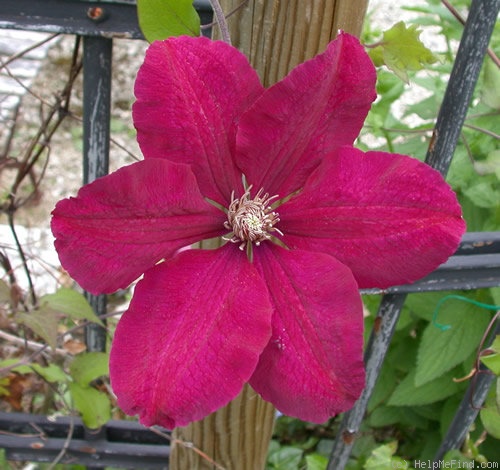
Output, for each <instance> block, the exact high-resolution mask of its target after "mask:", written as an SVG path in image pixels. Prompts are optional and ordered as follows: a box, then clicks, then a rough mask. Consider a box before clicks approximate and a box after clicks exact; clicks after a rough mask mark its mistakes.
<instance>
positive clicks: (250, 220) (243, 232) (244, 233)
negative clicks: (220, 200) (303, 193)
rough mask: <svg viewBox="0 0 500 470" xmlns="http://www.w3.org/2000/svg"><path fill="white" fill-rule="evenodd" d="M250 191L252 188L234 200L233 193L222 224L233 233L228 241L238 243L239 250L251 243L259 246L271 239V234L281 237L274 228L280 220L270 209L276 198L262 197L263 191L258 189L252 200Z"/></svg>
mask: <svg viewBox="0 0 500 470" xmlns="http://www.w3.org/2000/svg"><path fill="white" fill-rule="evenodd" d="M251 189H252V186H250V187H249V188H248V189H247V190H246V191H245V193H244V194H243V196H241V197H240V198H238V199H235V198H234V193H233V195H232V196H231V204H230V205H229V208H228V211H227V221H226V222H224V227H226V228H227V229H228V230H231V231H232V232H233V236H232V238H228V240H229V241H231V242H232V243H240V250H243V249H245V247H248V246H247V245H248V244H252V243H255V245H256V246H259V245H260V243H261V242H262V241H264V240H269V239H270V238H271V237H272V235H271V233H272V232H277V233H279V234H280V235H283V234H282V233H281V232H280V231H279V229H277V228H276V227H275V226H274V225H275V224H276V223H278V222H279V220H280V219H279V218H278V214H277V213H276V212H274V211H273V209H272V208H271V201H272V200H273V199H275V198H276V197H278V196H271V197H269V194H267V193H266V194H264V195H262V193H263V192H264V190H263V189H260V190H259V192H258V193H257V194H256V195H255V197H254V198H253V199H252V198H251V196H250V190H251ZM249 242H250V243H249Z"/></svg>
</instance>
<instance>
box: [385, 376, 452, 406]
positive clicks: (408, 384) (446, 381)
mask: <svg viewBox="0 0 500 470" xmlns="http://www.w3.org/2000/svg"><path fill="white" fill-rule="evenodd" d="M454 377H455V374H454V372H453V371H451V372H449V373H448V374H445V375H443V376H441V377H439V378H437V379H435V380H433V381H431V382H427V383H426V384H424V385H421V386H420V387H417V386H416V385H415V370H413V371H411V372H410V373H409V374H408V375H407V376H406V377H405V378H404V379H403V380H402V381H401V382H400V383H399V384H398V386H397V387H396V390H394V393H393V394H392V395H391V397H390V398H389V401H388V402H387V404H388V405H390V406H419V405H428V404H429V403H434V402H436V401H441V400H443V399H445V398H447V397H449V396H451V395H453V394H455V393H457V392H458V391H459V390H460V385H459V384H457V383H455V382H454V381H453V378H454Z"/></svg>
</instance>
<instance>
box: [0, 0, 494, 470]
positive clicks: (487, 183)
mask: <svg viewBox="0 0 500 470" xmlns="http://www.w3.org/2000/svg"><path fill="white" fill-rule="evenodd" d="M155 1H156V0H141V1H139V8H143V9H144V10H143V13H142V24H143V25H144V24H146V26H145V28H146V29H148V31H149V32H148V36H149V38H150V39H155V38H156V37H157V36H156V35H157V34H160V35H164V34H165V32H164V31H161V32H159V33H157V32H155V31H156V29H157V27H158V24H159V23H161V24H164V23H165V22H169V21H170V22H171V23H172V24H173V26H174V29H175V28H180V29H179V31H180V32H186V30H188V31H191V32H193V31H195V30H197V28H199V24H197V23H196V18H193V10H192V8H191V2H189V1H187V2H177V3H175V2H174V4H173V5H176V6H175V7H173V8H171V9H167V10H166V13H165V14H166V15H167V17H168V18H170V19H168V18H167V17H165V18H166V19H165V18H159V17H148V11H151V10H150V8H155ZM468 4H469V1H468V0H457V1H455V2H454V6H455V7H456V8H457V9H458V11H459V12H461V13H462V14H463V15H464V16H466V12H467V8H468ZM169 5H170V3H169ZM148 8H149V9H148ZM408 9H410V8H408ZM412 10H413V11H415V12H416V13H418V17H417V18H416V19H415V20H414V21H413V22H412V23H411V24H404V23H397V24H396V25H394V26H393V27H392V28H390V29H389V30H387V31H385V32H383V31H380V30H377V29H375V28H374V27H373V23H372V22H371V21H370V18H368V19H367V21H366V23H365V24H366V28H365V31H364V34H363V38H362V41H363V42H364V44H366V45H367V47H368V49H369V51H370V55H371V57H372V59H373V60H374V62H375V64H376V65H377V66H378V85H377V87H378V95H379V98H378V99H377V101H376V103H375V104H374V106H373V107H372V110H371V112H370V114H369V116H368V118H367V120H366V125H365V128H364V130H363V133H362V135H361V137H360V139H359V142H358V144H359V146H360V147H362V148H364V149H370V150H374V149H378V150H384V151H389V152H397V153H404V154H409V155H412V156H414V157H416V158H419V159H422V160H423V159H424V157H425V154H426V151H427V146H428V145H429V140H430V136H431V133H432V128H433V124H434V122H435V119H436V116H437V113H438V110H439V106H440V103H441V101H442V97H443V94H444V91H445V87H446V84H447V79H448V77H449V74H450V71H451V67H452V65H453V58H454V55H455V52H456V48H457V44H458V41H459V39H460V35H461V31H462V26H461V24H460V23H459V22H458V21H457V19H456V18H455V17H454V16H453V15H452V14H451V13H450V11H449V10H448V9H446V8H445V7H444V6H443V4H442V3H441V2H440V1H439V0H428V2H427V4H426V5H425V6H423V7H418V8H412ZM171 17H174V20H171ZM160 20H161V21H160ZM167 20H168V21H167ZM144 22H145V23H144ZM427 29H432V30H433V31H434V33H435V35H436V36H438V37H439V38H440V39H441V42H440V43H442V44H444V46H443V48H442V49H440V50H434V49H432V50H430V49H429V48H427V47H425V46H424V45H423V44H422V43H421V42H420V39H419V36H420V33H421V31H423V30H427ZM173 33H176V31H173ZM169 34H170V33H169ZM490 46H491V49H492V50H493V51H494V52H496V54H497V55H498V54H499V52H500V30H499V28H497V29H496V30H495V33H494V36H493V38H492V41H491V45H490ZM499 113H500V71H499V68H498V64H496V65H495V63H494V62H493V60H492V59H491V58H487V59H486V61H485V64H484V67H483V70H482V73H481V78H480V82H479V86H478V87H477V90H476V94H475V97H474V99H473V102H472V104H471V107H470V110H469V116H468V119H467V121H466V125H465V127H464V129H463V133H462V137H461V141H460V143H459V146H458V148H457V151H456V153H455V156H454V159H453V162H452V165H451V168H450V172H449V175H448V181H449V182H450V184H451V185H452V187H453V189H454V190H455V191H456V193H457V195H458V198H459V200H460V203H461V204H462V207H463V210H464V216H465V219H466V221H467V224H468V230H469V231H499V230H500V183H499V177H500V148H499V140H498V139H499V136H498V129H499V128H500V126H499V124H500V121H499ZM35 189H36V188H35ZM0 197H1V198H2V199H1V202H2V207H4V208H5V207H9V204H10V203H12V201H10V200H9V197H10V196H9V194H7V193H6V194H1V195H0ZM4 267H5V266H4ZM6 272H7V273H8V272H9V270H8V269H6ZM12 279H13V278H12V277H10V276H9V275H8V274H7V275H6V276H5V277H4V278H3V279H0V319H1V320H2V322H6V323H9V325H12V324H14V325H15V327H16V328H17V329H18V331H19V336H20V337H23V338H24V339H25V341H34V342H36V344H38V345H39V347H37V348H36V349H35V350H34V352H33V353H32V354H24V355H22V356H18V355H16V354H14V355H13V357H10V358H8V359H5V360H3V361H1V362H0V370H1V375H0V397H1V398H2V402H3V405H2V408H3V409H8V410H25V411H31V412H38V413H43V414H54V413H55V414H59V413H62V414H69V413H72V412H73V411H76V412H77V413H78V414H79V415H80V416H81V417H82V418H83V420H84V422H85V423H86V424H87V426H89V427H90V428H98V427H99V426H101V425H102V424H104V423H105V422H106V421H107V420H108V419H110V417H112V416H113V417H120V418H123V416H122V414H121V413H120V411H119V410H118V409H117V408H116V406H115V404H114V401H113V397H112V394H111V393H110V391H109V384H108V380H107V375H108V368H107V363H108V357H107V355H106V354H105V353H96V352H85V351H84V350H83V349H81V348H80V346H79V344H78V343H79V342H78V334H81V330H82V327H83V326H84V325H85V324H86V323H87V322H89V321H90V322H97V323H101V320H100V319H96V318H95V317H94V316H93V313H92V310H91V308H90V306H89V304H88V302H87V300H86V299H85V297H84V296H83V295H82V294H81V293H79V292H77V291H76V290H74V289H72V288H67V287H62V288H60V289H59V290H57V291H56V292H54V293H50V294H47V295H43V296H41V297H40V298H37V297H36V296H32V297H33V298H32V299H31V300H30V299H29V296H28V295H26V294H25V293H23V292H20V291H19V289H18V286H17V284H16V283H15V282H13V280H12ZM126 295H127V294H126V293H125V296H126ZM447 296H450V297H447ZM364 301H365V305H366V312H367V316H366V331H367V332H369V331H370V330H371V327H372V326H373V322H374V318H375V313H376V311H377V306H378V303H379V301H380V299H379V297H378V296H365V297H364ZM484 305H500V288H496V289H482V290H477V291H467V292H439V293H428V294H412V295H410V296H409V297H408V299H407V302H406V305H405V307H404V311H403V313H402V316H401V319H400V321H399V323H398V326H397V330H396V332H395V335H394V338H393V340H392V343H391V347H390V349H389V352H388V356H387V358H386V360H385V362H384V366H383V369H382V371H381V374H380V378H379V381H378V384H377V386H376V389H375V391H374V394H373V396H372V398H371V401H370V403H369V407H368V415H367V417H366V419H365V422H364V424H363V429H362V430H361V435H360V437H359V439H358V440H357V442H356V445H355V447H354V452H353V455H352V458H351V461H350V464H349V467H348V468H349V469H350V470H354V469H388V468H411V466H410V465H411V462H414V461H415V460H422V461H424V460H429V459H432V457H433V455H434V453H435V451H436V449H437V446H438V445H439V442H440V441H441V439H442V437H443V435H444V433H445V431H446V429H447V427H448V425H449V423H450V421H451V419H452V417H453V415H454V413H455V411H456V408H457V406H458V404H459V402H460V400H461V399H462V396H463V393H464V390H465V388H466V387H467V386H468V383H469V381H471V380H472V381H473V380H474V375H470V376H469V374H470V372H471V370H473V367H475V366H477V363H478V360H479V359H478V358H479V352H478V350H479V349H481V346H480V344H481V341H482V339H483V336H484V333H485V330H486V329H487V327H488V324H489V322H490V320H491V318H492V315H493V314H492V312H491V311H490V309H487V308H484ZM108 328H109V331H110V335H111V334H112V330H113V321H111V322H110V323H108ZM72 333H74V338H77V339H76V340H75V339H74V338H73V337H72V341H73V344H72V347H73V349H71V348H70V345H67V342H66V339H67V337H68V335H71V334H72ZM65 338H66V339H65ZM64 345H67V347H65V348H63V349H61V347H62V346H64ZM68 352H69V353H68ZM489 352H490V354H489V355H488V356H487V357H486V358H485V362H486V363H487V364H488V366H489V367H490V368H491V369H492V370H493V371H495V373H496V374H497V375H498V374H499V372H500V365H499V361H500V360H499V357H500V344H499V342H498V341H497V342H496V343H495V344H494V345H493V347H492V348H491V351H489ZM460 378H464V380H456V379H460ZM498 388H499V387H498V386H497V387H496V389H495V388H493V389H492V391H491V394H490V396H489V398H488V401H487V403H486V405H485V407H484V408H483V409H482V411H481V413H480V417H479V418H478V420H477V421H476V423H475V424H474V427H473V428H472V429H471V430H470V433H469V436H468V439H467V442H466V444H465V446H464V447H463V449H461V450H460V451H454V452H452V453H450V454H449V455H448V456H447V457H446V458H447V459H448V461H451V460H452V459H455V460H456V461H462V462H472V461H473V460H475V461H476V462H487V461H489V462H499V461H500V446H499V445H498V439H500V415H499V408H500V404H499V398H498V394H497V390H498ZM26 389H29V390H30V393H29V396H26V395H24V396H23V393H24V391H25V390H26ZM340 420H341V416H340V417H336V418H334V419H332V420H330V422H328V423H325V424H324V425H321V426H318V425H313V424H311V423H306V422H301V421H298V420H295V419H291V418H288V417H284V416H282V417H280V418H279V419H278V422H277V426H276V430H275V435H274V439H273V441H272V444H271V448H270V452H269V458H268V469H281V470H296V469H308V470H322V469H324V468H326V465H327V462H328V455H329V453H330V450H331V446H332V442H333V439H334V436H335V433H336V428H337V426H338V423H339V422H340ZM2 459H3V457H2V454H0V466H2V468H4V467H5V468H8V467H7V465H15V464H12V463H10V464H9V463H7V462H6V461H3V462H2ZM398 465H399V467H398ZM55 468H72V469H73V470H74V469H77V468H79V467H78V466H64V467H63V466H56V467H55Z"/></svg>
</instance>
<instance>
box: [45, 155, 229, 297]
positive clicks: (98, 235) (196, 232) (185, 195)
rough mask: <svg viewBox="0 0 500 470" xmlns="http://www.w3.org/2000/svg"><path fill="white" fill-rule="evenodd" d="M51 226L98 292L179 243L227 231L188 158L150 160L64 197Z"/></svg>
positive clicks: (64, 255)
mask: <svg viewBox="0 0 500 470" xmlns="http://www.w3.org/2000/svg"><path fill="white" fill-rule="evenodd" d="M52 215H53V217H52V223H51V227H52V232H53V234H54V236H55V237H56V241H55V246H56V249H57V252H58V254H59V259H60V260H61V264H62V266H63V267H64V268H65V269H66V270H67V271H68V272H69V274H70V275H71V276H72V277H73V278H74V279H75V280H76V281H77V282H78V283H79V284H80V285H81V286H82V287H83V288H84V289H87V290H88V291H90V292H92V293H96V294H97V293H109V292H114V291H115V290H117V289H119V288H123V287H126V286H128V285H129V284H130V283H131V282H132V281H133V280H134V279H136V278H137V277H139V276H140V275H141V274H142V273H143V272H144V271H145V270H146V269H149V268H151V267H152V266H154V264H155V263H157V262H158V261H160V260H161V259H162V258H165V257H168V256H171V255H172V254H173V253H174V252H175V251H176V250H177V249H179V248H181V247H184V246H187V245H189V244H191V243H193V242H196V241H199V240H201V239H204V238H210V237H214V236H217V235H221V234H222V233H224V229H223V223H224V220H225V215H224V213H223V212H222V211H220V210H218V209H216V208H215V207H213V206H212V205H211V204H209V203H207V202H206V201H205V200H204V199H203V196H202V195H201V194H200V191H199V189H198V186H197V183H196V179H195V177H194V175H193V173H192V171H191V170H190V168H189V166H188V165H181V164H177V163H172V162H169V161H167V160H160V159H150V160H147V161H141V162H138V163H134V164H133V165H129V166H126V167H123V168H121V169H120V170H118V171H116V172H115V173H112V174H110V175H108V176H105V177H103V178H100V179H98V180H96V181H94V182H93V183H91V184H89V185H87V186H84V187H83V188H81V189H80V191H79V192H78V195H77V197H76V198H69V199H64V200H62V201H59V203H58V204H57V206H56V208H55V209H54V211H53V213H52Z"/></svg>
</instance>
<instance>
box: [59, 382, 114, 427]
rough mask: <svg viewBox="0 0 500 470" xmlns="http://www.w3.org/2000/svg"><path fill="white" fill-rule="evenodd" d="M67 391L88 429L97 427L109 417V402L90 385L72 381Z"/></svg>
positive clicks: (105, 396) (106, 397)
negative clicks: (86, 385)
mask: <svg viewBox="0 0 500 470" xmlns="http://www.w3.org/2000/svg"><path fill="white" fill-rule="evenodd" d="M69 391H70V393H71V398H72V399H73V405H74V407H75V409H76V410H78V412H79V413H80V414H81V416H82V420H83V422H84V424H85V426H87V427H88V428H90V429H97V428H100V427H101V426H103V425H104V424H106V423H107V422H108V421H109V419H110V418H111V404H110V401H109V398H108V396H107V395H105V394H104V393H101V392H99V391H98V390H96V389H95V388H92V387H83V386H82V385H80V384H78V383H76V382H72V383H70V384H69Z"/></svg>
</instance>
